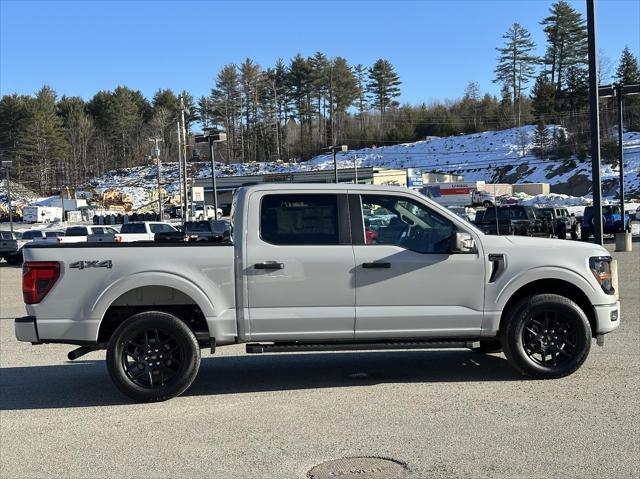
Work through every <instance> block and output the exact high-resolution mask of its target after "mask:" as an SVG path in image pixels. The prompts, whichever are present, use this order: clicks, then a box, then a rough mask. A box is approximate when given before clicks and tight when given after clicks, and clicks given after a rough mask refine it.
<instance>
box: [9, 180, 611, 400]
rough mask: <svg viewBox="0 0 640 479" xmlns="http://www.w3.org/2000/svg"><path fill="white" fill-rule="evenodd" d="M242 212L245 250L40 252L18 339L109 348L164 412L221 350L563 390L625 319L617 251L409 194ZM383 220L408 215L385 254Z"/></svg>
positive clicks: (112, 361) (272, 194)
mask: <svg viewBox="0 0 640 479" xmlns="http://www.w3.org/2000/svg"><path fill="white" fill-rule="evenodd" d="M234 202H235V206H234V215H233V217H234V224H233V235H232V240H233V241H226V242H205V241H202V242H193V243H191V242H175V243H160V242H154V243H123V244H120V245H114V246H112V247H109V246H108V245H107V246H105V245H101V246H100V247H97V246H92V245H73V244H69V245H64V244H63V245H59V246H55V247H54V246H49V245H39V244H31V245H29V246H27V247H26V248H25V252H24V256H25V263H24V270H23V271H24V273H23V276H22V291H23V296H24V301H25V303H26V310H27V316H25V317H21V318H17V319H16V320H15V334H16V337H17V339H18V340H20V341H26V342H31V343H34V344H42V343H49V342H51V343H69V344H75V345H78V346H79V347H78V348H77V349H75V350H73V351H71V352H70V353H69V354H68V358H69V359H72V360H73V359H76V358H78V357H80V356H82V355H83V354H86V353H88V352H91V351H95V350H99V349H106V366H107V370H108V372H109V376H110V377H111V379H112V381H113V382H114V384H115V385H116V386H117V387H118V389H120V391H122V392H123V393H124V394H126V395H128V396H129V397H131V398H133V399H135V400H138V401H163V400H166V399H168V398H171V397H174V396H176V395H178V394H181V393H182V392H183V391H185V390H186V389H187V388H188V387H189V385H190V384H191V383H192V382H193V380H194V378H195V376H196V374H197V372H198V368H199V365H200V357H201V356H200V355H201V348H205V347H206V348H207V349H209V350H210V351H211V352H212V353H214V352H215V351H216V350H217V348H219V347H221V346H225V345H231V344H238V343H247V346H246V348H247V352H249V353H269V352H273V353H275V352H301V351H345V350H379V349H408V348H410V349H418V348H443V347H445V348H473V349H476V350H477V351H479V352H489V351H493V352H495V351H499V350H501V349H502V350H504V353H505V355H506V357H507V359H508V360H509V362H510V364H511V365H512V366H513V367H514V368H515V369H516V370H517V371H518V372H519V373H523V374H526V375H529V376H532V377H536V378H541V379H552V378H559V377H563V376H567V375H569V374H572V373H573V372H574V371H576V370H577V369H578V368H579V367H580V366H581V365H582V364H583V363H584V361H585V360H586V358H587V356H588V354H589V351H590V348H591V344H592V338H594V337H595V338H597V339H598V344H599V345H602V344H603V343H604V335H605V334H607V333H609V332H611V331H613V330H615V329H616V328H617V327H618V325H619V323H620V320H619V318H620V303H619V301H618V296H617V264H616V262H615V260H614V259H613V258H612V257H611V255H610V253H609V252H608V251H607V250H606V249H605V248H603V247H602V246H600V245H596V244H591V243H571V244H568V243H567V242H566V241H560V240H556V239H540V238H526V237H518V236H508V237H506V236H502V237H499V236H488V235H485V234H483V233H482V232H481V231H479V230H478V229H477V228H475V227H474V226H473V225H471V224H469V223H468V222H466V221H464V220H463V219H461V218H458V217H457V216H456V215H455V214H453V213H452V212H450V211H448V210H447V209H446V208H443V207H442V206H440V205H438V204H437V203H435V202H433V201H431V200H429V199H428V198H426V197H424V196H422V195H421V194H419V193H417V192H414V191H412V190H409V189H406V188H399V187H380V186H374V185H352V184H332V185H320V184H318V185H316V184H292V185H282V184H261V185H254V186H249V187H242V188H239V189H238V190H236V196H235V199H234ZM379 210H380V211H385V212H386V214H388V215H391V216H392V219H391V220H390V221H389V222H388V223H387V224H386V225H385V226H380V227H379V229H378V231H377V238H376V240H375V242H371V243H370V242H368V241H367V238H366V236H365V233H364V225H365V223H366V220H367V217H368V216H369V214H370V213H368V212H376V211H379ZM356 318H357V320H356ZM596 359H597V358H596ZM596 363H597V361H595V362H594V364H596ZM592 366H593V365H592ZM389 367H392V365H391V364H390V365H389ZM25 374H27V375H28V374H29V371H25ZM309 380H312V378H309Z"/></svg>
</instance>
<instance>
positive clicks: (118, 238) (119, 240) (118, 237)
mask: <svg viewBox="0 0 640 479" xmlns="http://www.w3.org/2000/svg"><path fill="white" fill-rule="evenodd" d="M115 240H116V243H122V236H118V235H116V238H115Z"/></svg>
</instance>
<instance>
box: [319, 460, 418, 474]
mask: <svg viewBox="0 0 640 479" xmlns="http://www.w3.org/2000/svg"><path fill="white" fill-rule="evenodd" d="M406 472H407V467H406V466H405V465H404V464H402V463H401V462H399V461H394V460H393V459H385V458H382V457H347V458H345V459H335V460H333V461H327V462H323V463H322V464H318V465H317V466H315V467H313V468H312V469H311V470H310V471H309V472H308V473H307V477H308V478H309V479H336V478H345V479H348V478H355V477H357V478H359V479H401V478H403V477H405V475H406Z"/></svg>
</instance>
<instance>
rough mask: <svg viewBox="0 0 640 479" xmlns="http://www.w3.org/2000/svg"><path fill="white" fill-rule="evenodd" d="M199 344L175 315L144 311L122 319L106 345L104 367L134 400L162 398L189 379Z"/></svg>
mask: <svg viewBox="0 0 640 479" xmlns="http://www.w3.org/2000/svg"><path fill="white" fill-rule="evenodd" d="M199 367H200V347H199V345H198V340H197V339H196V337H195V335H194V333H193V331H191V329H190V328H189V327H188V326H187V325H186V324H185V323H184V322H183V321H181V320H180V319H179V318H177V317H176V316H174V315H172V314H169V313H165V312H161V311H148V312H144V313H139V314H136V315H134V316H132V317H130V318H129V319H127V320H126V321H124V322H123V323H122V324H121V325H120V326H118V328H117V329H116V331H115V332H114V333H113V336H112V337H111V339H110V341H109V344H108V346H107V370H108V371H109V376H110V377H111V380H112V381H113V382H114V384H115V385H116V387H117V388H118V389H119V390H120V391H121V392H122V393H124V394H125V395H127V396H129V397H130V398H132V399H135V400H136V401H141V402H154V401H164V400H166V399H170V398H172V397H175V396H178V395H179V394H181V393H182V392H184V391H185V390H186V389H187V388H188V387H189V386H190V385H191V383H192V382H193V380H194V379H195V377H196V374H197V373H198V368H199Z"/></svg>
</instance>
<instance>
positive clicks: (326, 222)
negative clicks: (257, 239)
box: [260, 194, 339, 245]
mask: <svg viewBox="0 0 640 479" xmlns="http://www.w3.org/2000/svg"><path fill="white" fill-rule="evenodd" d="M260 236H261V238H262V240H263V241H266V242H268V243H272V244H276V245H337V244H339V237H338V199H337V196H336V195H331V194H284V195H266V196H265V197H264V198H263V199H262V204H261V206H260Z"/></svg>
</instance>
